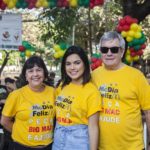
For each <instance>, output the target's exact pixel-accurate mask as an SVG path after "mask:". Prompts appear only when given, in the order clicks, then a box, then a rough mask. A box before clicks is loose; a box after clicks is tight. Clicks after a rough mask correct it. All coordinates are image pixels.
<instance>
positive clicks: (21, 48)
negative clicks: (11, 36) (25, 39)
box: [18, 45, 26, 52]
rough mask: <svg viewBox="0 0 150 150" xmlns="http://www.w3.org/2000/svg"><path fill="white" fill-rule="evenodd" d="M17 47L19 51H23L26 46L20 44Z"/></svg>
mask: <svg viewBox="0 0 150 150" xmlns="http://www.w3.org/2000/svg"><path fill="white" fill-rule="evenodd" d="M18 49H19V51H20V52H23V51H25V49H26V48H25V47H24V46H22V45H21V46H19V47H18Z"/></svg>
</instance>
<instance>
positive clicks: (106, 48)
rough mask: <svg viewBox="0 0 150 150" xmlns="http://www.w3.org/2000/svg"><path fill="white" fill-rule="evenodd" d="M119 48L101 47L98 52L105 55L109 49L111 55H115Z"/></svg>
mask: <svg viewBox="0 0 150 150" xmlns="http://www.w3.org/2000/svg"><path fill="white" fill-rule="evenodd" d="M119 48H120V47H101V48H100V51H101V52H102V53H104V54H107V53H108V51H109V49H110V51H111V53H113V54H116V53H118V52H119Z"/></svg>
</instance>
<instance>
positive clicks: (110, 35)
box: [100, 31, 125, 49]
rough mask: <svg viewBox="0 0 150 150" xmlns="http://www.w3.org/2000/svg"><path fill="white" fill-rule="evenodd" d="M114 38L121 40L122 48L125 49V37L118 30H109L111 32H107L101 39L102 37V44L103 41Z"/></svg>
mask: <svg viewBox="0 0 150 150" xmlns="http://www.w3.org/2000/svg"><path fill="white" fill-rule="evenodd" d="M112 39H118V40H119V46H120V47H121V48H122V49H125V40H124V39H123V37H122V36H121V35H120V34H119V33H118V32H116V31H109V32H105V33H104V34H103V35H102V37H101V39H100V46H101V44H102V42H104V41H110V40H112Z"/></svg>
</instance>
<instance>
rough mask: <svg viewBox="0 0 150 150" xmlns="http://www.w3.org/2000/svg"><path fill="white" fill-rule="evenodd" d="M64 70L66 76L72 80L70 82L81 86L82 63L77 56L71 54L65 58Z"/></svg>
mask: <svg viewBox="0 0 150 150" xmlns="http://www.w3.org/2000/svg"><path fill="white" fill-rule="evenodd" d="M65 69H66V73H67V75H68V76H69V77H70V78H71V79H72V82H74V83H77V84H82V81H83V77H82V75H83V72H84V63H83V61H82V60H81V58H80V57H79V56H78V55H77V54H72V55H70V56H68V57H67V59H66V63H65Z"/></svg>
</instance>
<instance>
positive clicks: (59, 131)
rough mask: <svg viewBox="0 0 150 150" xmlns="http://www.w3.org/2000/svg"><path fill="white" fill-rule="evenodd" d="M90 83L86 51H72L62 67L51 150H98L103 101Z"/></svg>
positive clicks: (71, 49) (75, 48) (78, 49)
mask: <svg viewBox="0 0 150 150" xmlns="http://www.w3.org/2000/svg"><path fill="white" fill-rule="evenodd" d="M90 80H91V75H90V66H89V62H88V58H87V56H86V54H85V52H84V50H83V49H82V48H80V47H78V46H71V47H69V48H68V49H67V50H66V52H65V54H64V57H63V58H62V64H61V84H60V86H59V87H58V89H57V92H58V95H57V99H56V120H57V121H56V128H55V131H54V143H53V147H52V150H97V148H98V136H99V127H98V126H99V125H98V120H99V111H100V110H101V97H100V94H99V92H98V90H97V89H96V87H95V86H94V85H93V84H92V83H91V82H90Z"/></svg>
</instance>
